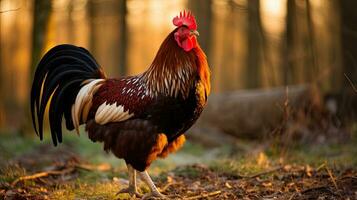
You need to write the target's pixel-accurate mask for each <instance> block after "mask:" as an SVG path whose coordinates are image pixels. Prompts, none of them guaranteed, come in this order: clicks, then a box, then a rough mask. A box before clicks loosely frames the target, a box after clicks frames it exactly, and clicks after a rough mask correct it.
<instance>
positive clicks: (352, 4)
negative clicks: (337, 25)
mask: <svg viewBox="0 0 357 200" xmlns="http://www.w3.org/2000/svg"><path fill="white" fill-rule="evenodd" d="M339 3H340V9H341V12H340V13H341V40H342V59H343V61H342V62H343V72H344V74H345V75H346V76H348V78H349V79H350V80H351V81H352V83H350V82H349V81H348V79H347V78H346V77H342V79H341V80H342V81H343V83H342V89H341V91H340V94H336V95H337V96H340V97H338V99H339V105H340V111H339V114H340V115H342V116H345V117H346V118H350V119H356V118H357V103H356V102H357V101H356V98H355V97H356V92H355V91H354V90H353V87H352V85H354V86H355V87H357V37H356V33H357V26H356V24H357V12H356V7H357V1H349V0H340V1H339ZM344 74H340V76H344ZM351 84H352V85H351ZM338 99H337V100H338Z"/></svg>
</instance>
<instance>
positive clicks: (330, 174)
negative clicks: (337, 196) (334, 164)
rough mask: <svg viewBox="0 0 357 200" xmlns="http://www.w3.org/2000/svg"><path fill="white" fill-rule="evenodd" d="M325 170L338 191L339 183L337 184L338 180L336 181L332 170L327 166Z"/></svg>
mask: <svg viewBox="0 0 357 200" xmlns="http://www.w3.org/2000/svg"><path fill="white" fill-rule="evenodd" d="M325 169H326V171H327V173H328V175H329V176H330V178H331V181H332V183H333V185H334V186H335V188H336V189H337V190H338V186H337V183H336V179H335V177H334V176H333V174H332V172H331V170H330V169H329V168H328V167H327V165H326V166H325Z"/></svg>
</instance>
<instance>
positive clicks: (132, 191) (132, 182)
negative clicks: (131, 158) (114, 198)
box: [117, 164, 143, 197]
mask: <svg viewBox="0 0 357 200" xmlns="http://www.w3.org/2000/svg"><path fill="white" fill-rule="evenodd" d="M126 166H127V168H128V174H129V187H128V188H124V189H122V190H120V191H119V192H118V193H117V195H118V194H122V193H129V195H130V196H134V195H135V196H136V197H142V196H143V195H142V194H140V193H139V192H138V190H137V187H136V171H135V169H134V168H133V167H132V166H131V165H129V164H127V165H126Z"/></svg>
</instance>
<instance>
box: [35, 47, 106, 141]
mask: <svg viewBox="0 0 357 200" xmlns="http://www.w3.org/2000/svg"><path fill="white" fill-rule="evenodd" d="M100 78H105V76H104V74H103V72H102V70H101V68H100V66H99V65H98V63H97V62H96V60H95V59H94V58H93V56H92V55H91V54H90V53H89V52H88V51H87V50H86V49H84V48H82V47H77V46H74V45H69V44H63V45H58V46H56V47H53V48H52V49H51V50H49V51H48V52H47V53H46V54H45V55H44V56H43V58H42V59H41V61H40V63H39V64H38V66H37V69H36V72H35V76H34V80H33V83H32V88H31V115H32V122H33V126H34V129H35V131H36V134H37V135H39V136H40V139H41V140H42V139H43V120H44V114H45V109H46V105H47V104H49V123H50V129H51V135H52V141H53V144H54V145H55V146H56V145H57V141H58V142H62V117H63V115H64V117H65V119H66V127H67V129H68V130H73V129H74V125H73V122H72V117H71V107H72V105H73V103H74V101H75V99H76V96H77V94H78V92H79V90H80V89H81V87H82V83H83V81H85V80H87V79H100ZM35 115H36V116H35Z"/></svg>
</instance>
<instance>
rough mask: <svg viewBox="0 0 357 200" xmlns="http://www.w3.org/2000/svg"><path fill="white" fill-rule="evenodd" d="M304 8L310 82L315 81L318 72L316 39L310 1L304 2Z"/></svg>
mask: <svg viewBox="0 0 357 200" xmlns="http://www.w3.org/2000/svg"><path fill="white" fill-rule="evenodd" d="M305 8H306V17H307V18H306V20H307V30H308V37H307V45H308V48H307V50H308V52H309V55H310V58H311V60H310V65H309V66H310V67H309V68H308V70H307V71H308V74H309V75H310V77H311V78H310V81H312V80H314V79H316V78H317V77H316V74H317V73H318V72H319V70H318V66H319V63H318V59H317V56H318V52H317V51H316V44H315V42H316V38H315V33H314V32H315V31H314V29H315V26H314V24H313V21H312V9H311V3H310V1H305Z"/></svg>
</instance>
